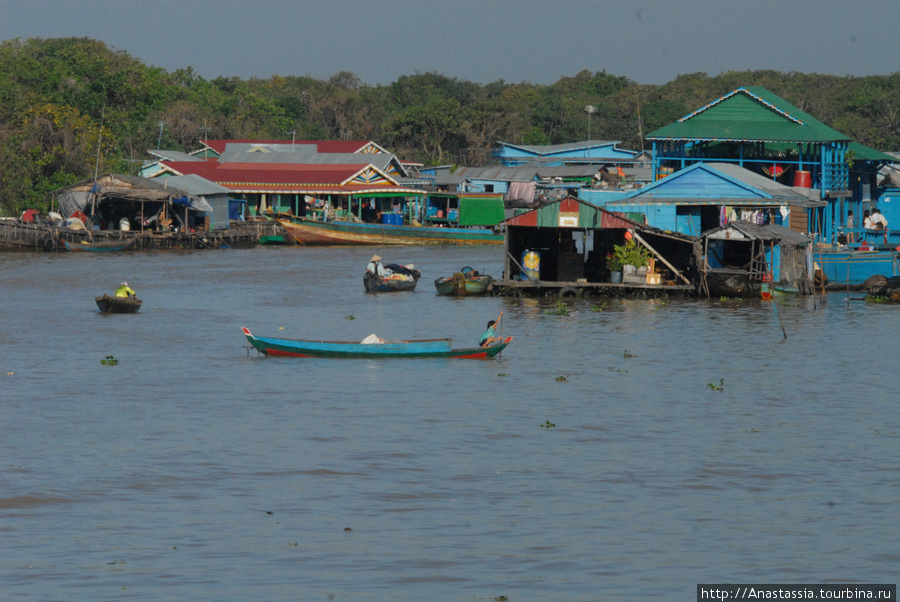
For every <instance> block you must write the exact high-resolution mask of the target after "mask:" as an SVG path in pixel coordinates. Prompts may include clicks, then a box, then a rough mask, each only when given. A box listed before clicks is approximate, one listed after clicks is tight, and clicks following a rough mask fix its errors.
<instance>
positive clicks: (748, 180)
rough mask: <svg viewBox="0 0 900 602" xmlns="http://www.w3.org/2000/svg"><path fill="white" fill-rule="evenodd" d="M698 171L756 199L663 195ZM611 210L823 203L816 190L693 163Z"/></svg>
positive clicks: (732, 165) (732, 167)
mask: <svg viewBox="0 0 900 602" xmlns="http://www.w3.org/2000/svg"><path fill="white" fill-rule="evenodd" d="M695 170H702V171H706V172H710V173H713V174H716V173H718V174H720V175H719V177H722V178H725V179H726V180H727V181H730V182H731V183H732V185H733V186H743V187H747V188H752V189H754V190H756V191H757V192H758V193H759V194H760V196H759V197H753V198H747V197H741V196H734V197H733V196H720V197H711V196H710V195H708V194H703V193H704V192H705V191H699V193H698V195H697V197H696V198H692V197H690V196H689V195H687V196H685V195H683V194H679V195H675V196H671V195H666V193H665V190H666V187H668V186H671V185H673V183H674V182H676V181H677V179H678V178H684V177H689V176H690V174H691V172H693V171H695ZM607 204H608V205H611V206H617V205H638V204H665V205H672V204H674V205H704V204H706V205H714V204H722V205H789V206H792V207H804V208H808V207H824V206H825V205H826V202H825V201H822V200H820V199H819V190H818V189H815V188H801V187H796V186H785V185H784V184H780V183H778V182H775V181H774V180H771V179H769V178H766V177H765V176H762V175H760V174H757V173H755V172H752V171H750V170H749V169H746V168H744V167H741V166H739V165H737V164H735V163H695V164H694V165H691V166H690V167H686V168H685V169H683V170H681V171H678V172H675V174H673V175H671V176H669V177H667V178H663V179H661V180H657V181H656V182H653V183H652V184H650V185H649V186H645V187H644V188H641V189H639V190H637V191H636V192H635V193H634V194H632V195H629V196H628V197H626V198H624V199H619V200H616V201H610V202H608V203H607Z"/></svg>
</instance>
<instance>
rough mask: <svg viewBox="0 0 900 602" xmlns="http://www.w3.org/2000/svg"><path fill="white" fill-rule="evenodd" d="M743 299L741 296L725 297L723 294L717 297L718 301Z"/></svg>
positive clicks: (739, 300)
mask: <svg viewBox="0 0 900 602" xmlns="http://www.w3.org/2000/svg"><path fill="white" fill-rule="evenodd" d="M743 300H744V299H743V297H725V296H722V297H719V301H723V302H728V301H737V302H739V303H740V302H742V301H743Z"/></svg>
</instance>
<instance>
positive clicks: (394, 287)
mask: <svg viewBox="0 0 900 602" xmlns="http://www.w3.org/2000/svg"><path fill="white" fill-rule="evenodd" d="M384 267H385V268H386V269H387V270H388V271H389V272H391V275H389V276H379V275H377V274H373V273H372V272H369V271H366V274H365V275H364V276H363V285H364V286H365V287H366V292H367V293H398V292H402V291H414V290H416V284H418V282H419V278H420V277H421V276H422V273H421V272H420V271H419V270H415V269H411V268H408V267H406V266H402V265H398V264H396V263H388V264H385V266H384Z"/></svg>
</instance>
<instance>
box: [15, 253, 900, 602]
mask: <svg viewBox="0 0 900 602" xmlns="http://www.w3.org/2000/svg"><path fill="white" fill-rule="evenodd" d="M377 251H378V254H379V255H381V256H383V257H384V258H385V261H386V262H393V261H397V262H402V263H409V262H413V263H415V265H416V267H417V268H419V269H421V270H422V272H423V279H422V280H421V281H420V283H419V287H418V290H417V291H416V292H415V293H399V294H394V295H374V296H373V295H367V294H366V293H364V292H363V284H362V271H363V270H364V266H365V264H366V263H367V262H368V259H369V257H370V256H371V254H372V252H373V250H372V249H363V248H356V249H316V248H261V249H254V250H221V251H205V252H190V253H185V252H146V253H127V254H121V255H120V254H115V255H107V254H69V255H66V254H52V255H50V254H46V255H45V254H2V255H0V275H2V284H0V287H2V297H0V320H2V324H3V325H4V329H3V334H2V335H0V424H2V437H0V455H2V466H0V550H2V551H0V584H2V592H3V595H2V598H3V599H4V600H42V601H44V600H119V599H129V600H463V601H470V600H473V599H475V600H477V599H481V598H493V597H495V596H501V595H506V596H508V597H509V600H511V601H514V602H515V601H519V600H578V601H582V600H637V599H660V600H687V599H694V595H695V585H696V584H697V583H714V582H756V583H763V582H771V583H824V582H859V583H866V582H870V583H871V582H876V583H877V582H881V583H884V582H889V583H894V582H896V575H897V567H898V564H900V549H898V544H897V535H898V526H897V525H898V522H897V509H896V508H897V502H898V498H900V484H898V483H900V479H898V477H900V469H898V465H900V464H898V459H900V458H898V456H900V448H898V436H900V425H898V422H900V416H898V413H897V390H898V384H900V383H898V380H900V379H898V376H897V366H896V362H897V352H898V344H897V341H898V340H900V337H898V326H897V325H898V319H897V314H896V312H897V311H898V308H897V307H892V306H884V305H875V304H866V303H862V302H859V301H850V302H848V301H847V295H846V294H845V293H832V294H830V295H829V296H828V298H827V303H825V304H824V305H823V300H822V299H821V298H818V299H815V300H814V299H812V298H805V299H800V300H792V301H788V302H786V303H785V304H784V305H782V306H781V308H780V313H781V317H782V319H783V322H784V328H785V331H786V332H787V335H788V336H787V339H786V340H785V339H784V336H783V334H782V330H781V326H780V324H779V320H778V316H777V314H776V313H775V311H774V308H773V306H772V305H771V304H770V303H761V302H750V301H745V302H721V301H718V300H713V301H709V302H706V301H697V300H677V301H676V300H673V301H669V302H663V301H658V300H655V301H643V300H625V301H608V302H606V303H605V304H603V303H602V302H600V301H597V300H593V301H592V300H587V299H585V300H578V301H573V302H570V303H567V304H566V305H565V306H564V309H565V310H566V311H567V312H568V315H560V314H559V312H558V308H557V305H556V304H555V302H554V301H553V300H535V299H503V298H491V297H487V298H470V299H452V298H444V297H438V296H436V295H435V294H434V288H433V285H432V283H431V281H432V280H433V279H435V278H437V277H440V276H445V275H449V274H451V273H452V272H453V271H456V270H458V269H459V268H461V267H462V266H464V265H471V266H472V267H474V268H475V269H478V270H480V271H482V272H485V273H493V274H494V275H499V274H498V272H499V269H500V266H501V263H502V250H501V249H496V248H468V249H465V248H415V249H405V248H379V249H377ZM122 280H128V282H129V284H130V285H131V286H132V287H133V288H135V289H136V290H137V291H138V295H139V296H140V297H141V298H142V299H144V305H143V308H142V310H141V312H140V313H139V314H136V315H120V316H107V315H101V314H99V313H97V311H96V307H95V306H94V302H93V298H94V296H97V295H100V294H102V293H103V292H112V290H113V289H114V288H115V287H116V286H117V285H118V284H119V282H120V281H122ZM501 309H502V310H504V312H505V313H504V316H505V319H504V325H503V333H504V334H512V335H513V336H514V337H515V338H514V340H513V343H512V345H511V346H510V347H509V348H508V349H507V350H506V351H505V352H504V353H503V354H502V357H501V358H499V359H496V360H493V361H483V362H482V361H464V360H402V361H398V360H394V361H378V360H371V361H368V360H358V361H338V360H316V359H306V360H301V359H278V358H264V357H258V356H257V355H256V353H255V352H252V353H249V352H248V350H247V349H246V341H245V340H244V339H243V337H242V335H241V332H240V327H241V326H247V327H249V328H250V329H251V330H252V331H253V332H254V333H256V334H260V335H266V336H284V337H288V338H316V339H331V340H361V339H362V338H364V337H365V336H366V335H368V334H371V333H376V334H378V335H379V336H381V337H382V338H434V337H441V336H452V337H454V345H455V346H469V345H472V344H474V343H475V342H477V340H478V337H479V336H480V334H481V332H482V331H483V330H484V327H485V324H486V322H487V321H488V320H489V319H493V318H495V317H496V316H497V314H498V313H499V312H500V310H501ZM107 356H113V358H114V359H115V360H118V363H117V364H116V365H103V364H101V360H103V359H105V358H107ZM723 381H724V383H723ZM712 385H714V386H715V387H721V389H722V390H716V389H715V388H714V387H713V386H712ZM548 423H550V424H555V426H552V427H550V426H548ZM542 425H543V426H542Z"/></svg>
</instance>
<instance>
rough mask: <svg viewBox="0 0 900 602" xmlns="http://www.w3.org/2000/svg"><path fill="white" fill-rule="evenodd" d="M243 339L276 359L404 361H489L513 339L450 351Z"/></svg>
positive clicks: (435, 343)
mask: <svg viewBox="0 0 900 602" xmlns="http://www.w3.org/2000/svg"><path fill="white" fill-rule="evenodd" d="M241 330H242V331H243V332H244V336H246V337H247V341H248V342H249V343H250V345H252V346H253V348H254V349H256V350H258V351H259V352H260V353H263V354H265V355H269V356H274V357H316V358H333V359H402V358H455V359H489V358H492V357H495V356H497V355H498V354H499V353H500V352H501V351H503V350H504V349H506V347H507V346H508V345H509V343H510V342H511V341H512V337H506V338H505V339H503V341H501V342H500V343H498V344H496V345H493V346H491V347H474V348H469V349H451V347H450V344H451V342H452V340H451V339H429V340H419V341H387V342H384V343H374V344H366V343H354V342H341V341H300V340H295V339H276V338H268V337H257V336H255V335H253V334H252V333H251V332H250V330H249V329H247V328H242V329H241Z"/></svg>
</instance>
